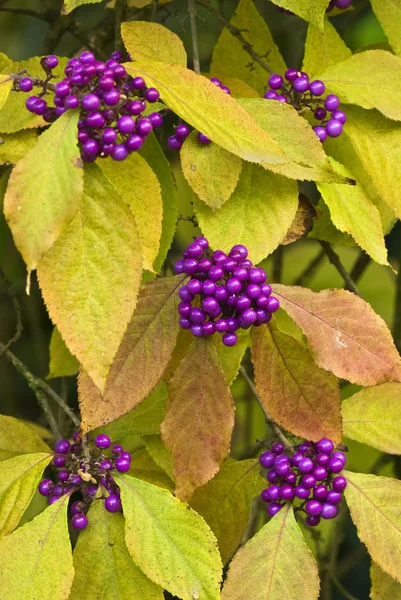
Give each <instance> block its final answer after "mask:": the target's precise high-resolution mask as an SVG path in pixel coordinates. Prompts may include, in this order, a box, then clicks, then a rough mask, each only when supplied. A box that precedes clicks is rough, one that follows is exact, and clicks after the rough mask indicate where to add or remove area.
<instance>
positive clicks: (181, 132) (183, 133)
mask: <svg viewBox="0 0 401 600" xmlns="http://www.w3.org/2000/svg"><path fill="white" fill-rule="evenodd" d="M175 135H176V136H177V137H178V138H180V139H183V140H185V138H187V137H188V136H189V127H188V125H185V124H183V123H181V124H180V125H177V127H176V128H175Z"/></svg>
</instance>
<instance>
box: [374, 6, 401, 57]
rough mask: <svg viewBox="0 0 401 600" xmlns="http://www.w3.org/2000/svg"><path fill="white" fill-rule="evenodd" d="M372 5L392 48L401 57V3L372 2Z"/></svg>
mask: <svg viewBox="0 0 401 600" xmlns="http://www.w3.org/2000/svg"><path fill="white" fill-rule="evenodd" d="M371 4H372V8H373V10H374V12H375V14H376V17H377V18H378V19H379V21H380V25H381V26H382V27H383V30H384V33H385V34H386V36H387V39H388V41H389V42H390V45H391V47H392V48H393V50H394V52H395V53H396V54H398V56H401V37H400V31H401V1H400V0H371Z"/></svg>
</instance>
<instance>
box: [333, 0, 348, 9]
mask: <svg viewBox="0 0 401 600" xmlns="http://www.w3.org/2000/svg"><path fill="white" fill-rule="evenodd" d="M351 2H352V0H334V4H335V6H336V7H337V8H340V9H342V10H344V9H346V8H349V7H350V6H351Z"/></svg>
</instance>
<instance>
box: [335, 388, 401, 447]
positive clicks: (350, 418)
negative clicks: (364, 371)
mask: <svg viewBox="0 0 401 600" xmlns="http://www.w3.org/2000/svg"><path fill="white" fill-rule="evenodd" d="M400 409H401V384H400V383H383V384H382V385H377V386H375V387H368V388H365V389H363V390H361V391H360V392H357V393H356V394H354V395H353V396H351V397H350V398H347V400H344V402H343V403H342V413H343V424H344V435H345V436H346V437H348V438H350V439H351V440H356V441H357V442H361V443H362V444H368V446H373V447H374V448H378V449H379V450H382V452H388V453H389V454H401V411H400Z"/></svg>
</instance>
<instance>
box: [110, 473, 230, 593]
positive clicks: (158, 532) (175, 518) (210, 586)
mask: <svg viewBox="0 0 401 600" xmlns="http://www.w3.org/2000/svg"><path fill="white" fill-rule="evenodd" d="M117 480H118V483H119V485H120V489H121V499H122V503H123V506H124V516H125V519H126V527H125V541H126V544H127V547H128V550H129V552H130V554H131V556H132V558H133V559H134V561H135V562H136V564H137V565H138V567H139V568H140V569H142V571H143V572H144V573H146V575H147V576H148V577H149V578H150V579H151V580H152V581H154V582H155V583H157V584H159V585H161V586H162V587H163V588H164V589H166V590H167V591H169V592H170V593H171V594H173V595H174V596H178V597H179V598H182V600H194V598H196V599H197V600H218V598H219V588H220V581H221V568H222V565H221V560H220V555H219V552H218V550H217V544H216V538H215V537H214V535H213V533H212V532H211V531H210V529H209V527H208V526H207V525H206V523H205V522H204V520H203V519H202V517H200V516H199V515H197V514H196V512H195V511H193V510H192V509H190V508H189V507H188V506H187V505H186V504H183V503H181V502H180V501H179V500H177V498H174V496H172V495H171V494H170V492H168V491H167V490H163V489H162V488H159V487H156V486H155V485H152V484H150V483H146V482H144V481H140V480H139V479H134V478H133V477H129V475H122V476H118V479H117Z"/></svg>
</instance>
